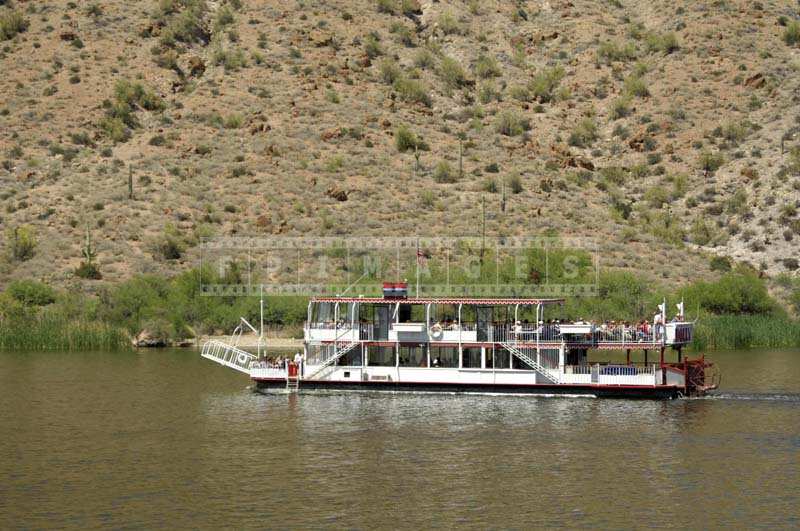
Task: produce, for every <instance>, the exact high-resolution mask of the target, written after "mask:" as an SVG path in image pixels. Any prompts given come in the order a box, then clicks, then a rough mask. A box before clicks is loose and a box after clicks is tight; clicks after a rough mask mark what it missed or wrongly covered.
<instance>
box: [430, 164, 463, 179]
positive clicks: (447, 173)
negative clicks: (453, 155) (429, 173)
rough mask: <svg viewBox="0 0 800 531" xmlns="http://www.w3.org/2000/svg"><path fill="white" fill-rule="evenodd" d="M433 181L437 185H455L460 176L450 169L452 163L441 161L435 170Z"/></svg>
mask: <svg viewBox="0 0 800 531" xmlns="http://www.w3.org/2000/svg"><path fill="white" fill-rule="evenodd" d="M433 179H434V180H435V181H436V182H437V183H454V182H456V180H458V176H457V175H456V173H455V172H454V171H453V169H452V168H451V167H450V163H449V162H447V161H446V160H442V161H439V163H438V164H437V165H436V168H435V169H434V170H433Z"/></svg>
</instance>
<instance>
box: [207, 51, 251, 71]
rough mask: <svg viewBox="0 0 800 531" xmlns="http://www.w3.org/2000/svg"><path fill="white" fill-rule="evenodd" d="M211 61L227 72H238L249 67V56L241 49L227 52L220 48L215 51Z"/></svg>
mask: <svg viewBox="0 0 800 531" xmlns="http://www.w3.org/2000/svg"><path fill="white" fill-rule="evenodd" d="M211 60H212V62H213V63H214V64H215V65H216V66H222V67H223V68H224V69H225V72H236V71H238V70H241V69H242V68H244V67H246V66H247V56H246V55H245V53H244V51H243V50H242V49H241V48H234V49H232V50H231V49H228V50H225V49H224V48H222V47H221V46H220V47H218V48H217V49H216V50H214V55H213V56H212V58H211Z"/></svg>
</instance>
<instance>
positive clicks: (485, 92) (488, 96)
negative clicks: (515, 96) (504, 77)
mask: <svg viewBox="0 0 800 531" xmlns="http://www.w3.org/2000/svg"><path fill="white" fill-rule="evenodd" d="M495 100H497V101H500V92H498V90H497V86H496V85H495V84H494V82H493V81H486V82H484V83H481V85H480V87H479V88H478V101H480V102H481V103H484V104H486V103H490V102H492V101H495Z"/></svg>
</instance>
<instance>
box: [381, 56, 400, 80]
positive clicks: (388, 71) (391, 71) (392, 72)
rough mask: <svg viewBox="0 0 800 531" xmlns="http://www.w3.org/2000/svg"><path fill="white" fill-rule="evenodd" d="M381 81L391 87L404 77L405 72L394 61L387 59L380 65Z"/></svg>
mask: <svg viewBox="0 0 800 531" xmlns="http://www.w3.org/2000/svg"><path fill="white" fill-rule="evenodd" d="M379 69H380V73H381V79H382V80H383V82H384V83H386V84H387V85H391V84H392V83H394V82H395V81H397V80H398V79H400V78H401V77H402V76H403V71H402V70H401V69H400V67H399V66H398V65H397V63H396V62H395V61H394V59H389V58H386V59H384V60H383V61H381V64H380V67H379Z"/></svg>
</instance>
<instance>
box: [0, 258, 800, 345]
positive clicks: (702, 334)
mask: <svg viewBox="0 0 800 531" xmlns="http://www.w3.org/2000/svg"><path fill="white" fill-rule="evenodd" d="M541 258H542V257H541V256H539V254H537V253H536V252H532V253H531V255H530V256H528V259H527V262H526V265H525V268H526V270H525V275H527V276H526V277H524V278H526V279H527V282H528V283H530V284H537V283H538V282H539V280H540V278H541V277H540V276H539V274H538V271H539V270H540V269H541V267H542V264H541V263H540V262H541ZM557 258H558V257H554V256H553V255H552V253H551V256H550V257H549V260H550V269H549V278H550V282H554V283H555V282H566V281H567V280H569V281H570V282H573V283H586V282H593V281H594V278H595V277H594V271H593V269H592V262H591V258H590V257H588V256H586V257H585V258H586V259H585V260H583V259H580V260H578V261H577V262H576V261H575V260H574V257H571V258H570V261H567V260H563V261H560V260H558V259H557ZM558 263H569V264H571V265H572V266H574V265H575V264H576V263H577V264H578V266H577V269H576V268H575V267H573V268H572V269H570V270H567V269H566V268H564V269H563V270H560V269H558V268H557V267H554V266H553V264H558ZM409 273H411V274H409V275H407V276H406V278H413V272H409ZM428 274H429V277H428V278H427V279H425V280H426V281H427V282H435V281H436V280H437V278H438V277H439V276H442V275H443V272H442V271H438V270H436V269H432V270H431V271H430V272H429V273H428ZM479 275H480V277H479V278H472V279H469V280H467V279H464V278H452V274H451V281H452V282H453V284H468V283H469V282H470V281H471V282H476V283H481V282H493V281H494V280H495V279H496V278H499V279H500V280H501V281H503V280H507V281H508V282H511V281H513V280H515V279H519V276H518V275H516V272H515V271H512V270H511V268H510V266H509V264H508V263H507V262H506V261H499V260H498V261H494V260H493V259H492V258H491V257H489V258H487V259H486V262H485V263H484V267H483V268H482V269H481V272H480V274H479ZM511 275H514V276H511ZM484 277H485V278H484ZM377 281H378V279H375V278H373V279H367V282H371V283H373V284H374V283H375V282H377ZM241 283H243V281H242V278H241V273H240V271H239V268H237V267H231V268H230V269H229V271H228V272H227V273H226V275H223V276H220V275H219V274H217V273H216V272H215V271H212V270H211V269H210V268H202V269H192V270H189V271H186V272H183V273H180V274H178V275H176V276H174V277H171V278H166V277H161V276H156V275H138V276H135V277H133V278H131V279H129V280H126V281H124V282H121V283H117V284H101V283H98V284H97V285H95V286H93V288H94V292H93V293H86V292H85V291H83V290H81V289H79V287H71V288H66V289H56V288H54V287H52V286H49V285H47V284H45V283H42V282H39V281H36V280H17V281H13V282H11V283H9V284H8V285H7V286H6V287H5V289H4V290H3V291H2V292H0V351H3V350H6V351H9V350H16V351H37V350H63V351H76V350H108V351H113V350H122V349H130V348H134V346H136V345H137V344H138V345H140V346H141V345H148V346H196V345H199V344H201V341H202V340H204V339H205V338H207V337H210V336H226V334H230V333H231V330H232V328H233V327H234V326H236V324H237V323H238V322H239V318H240V317H244V318H246V319H247V320H248V321H250V322H251V323H258V321H259V299H258V297H244V296H213V297H212V296H206V295H204V294H203V292H202V289H201V287H202V286H203V285H204V284H241ZM598 288H599V289H598V295H597V296H595V297H574V298H568V299H567V301H566V303H565V304H564V306H563V308H562V313H561V315H560V317H561V318H566V319H576V318H582V319H594V320H597V321H598V322H602V321H604V320H609V319H614V320H620V319H625V320H629V321H632V322H636V321H638V320H641V319H652V316H653V314H654V313H655V311H656V308H657V305H658V304H659V303H660V302H661V301H662V299H663V298H666V301H667V305H668V306H667V308H668V313H669V314H670V315H671V314H672V313H674V309H675V303H677V302H679V301H681V300H684V301H685V303H686V313H687V318H689V319H692V320H694V319H697V325H696V327H695V337H694V341H693V343H692V345H691V350H692V351H695V352H698V351H706V350H726V349H743V348H760V347H771V348H797V347H800V321H798V320H797V319H795V318H792V316H791V315H790V314H789V313H788V312H787V310H786V309H785V308H784V307H783V306H782V305H781V304H780V303H779V302H778V301H777V300H776V299H774V298H773V297H771V296H770V294H769V293H768V291H767V285H766V282H765V280H764V279H762V278H760V277H759V275H758V274H757V273H756V272H754V271H752V270H751V269H748V268H746V267H743V266H742V267H737V268H735V269H733V270H732V271H729V272H726V273H724V274H721V275H720V276H719V277H718V278H717V279H716V280H714V281H696V282H693V283H690V284H688V285H685V286H680V287H676V288H675V289H667V288H666V287H664V286H659V285H654V284H653V283H651V282H648V281H646V280H644V279H643V278H640V277H637V276H636V275H634V274H631V273H628V272H620V271H605V272H602V273H601V274H600V275H599V278H598ZM265 302H266V304H265V309H264V323H265V327H266V329H267V333H266V334H265V335H266V336H267V337H268V338H269V345H270V346H272V347H273V348H284V347H283V346H282V345H285V348H295V347H296V346H297V345H298V342H297V340H298V338H302V323H303V321H304V320H305V318H306V309H307V302H308V298H307V297H300V296H270V297H266V298H265ZM245 337H246V336H245ZM250 339H252V338H250ZM252 342H253V341H250V343H252Z"/></svg>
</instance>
